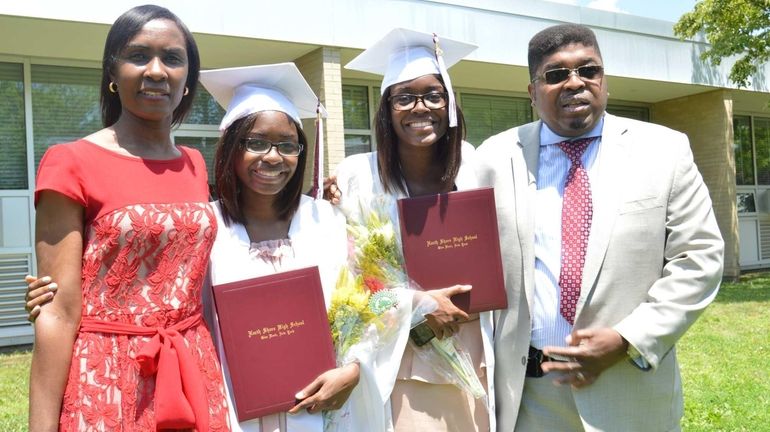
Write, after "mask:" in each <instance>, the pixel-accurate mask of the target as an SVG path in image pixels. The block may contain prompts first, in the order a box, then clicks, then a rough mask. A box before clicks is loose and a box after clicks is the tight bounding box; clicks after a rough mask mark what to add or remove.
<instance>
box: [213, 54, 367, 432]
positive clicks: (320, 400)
mask: <svg viewBox="0 0 770 432" xmlns="http://www.w3.org/2000/svg"><path fill="white" fill-rule="evenodd" d="M200 80H201V83H202V84H203V86H204V87H206V89H207V90H208V91H209V93H211V94H212V96H214V98H215V99H216V100H217V102H218V103H219V104H221V105H222V106H223V107H226V109H227V112H226V113H225V116H224V118H223V119H222V124H221V125H220V130H221V131H222V136H221V138H220V140H219V145H218V148H217V155H216V163H215V178H216V185H217V186H216V191H217V195H218V197H219V200H218V201H216V202H214V203H213V206H214V211H215V213H216V215H217V222H218V226H219V232H218V233H217V237H216V240H215V242H214V247H213V249H212V251H211V261H210V280H211V284H212V285H218V284H222V283H227V282H232V281H237V280H243V279H248V278H252V277H257V276H263V275H268V274H272V273H275V272H279V271H286V270H291V269H296V268H301V267H308V266H314V265H317V266H318V268H319V271H320V274H321V279H322V285H323V288H324V297H325V299H326V301H327V306H328V301H329V298H330V295H331V290H332V289H333V288H334V282H335V280H336V276H337V275H338V273H339V269H340V267H341V266H343V265H345V263H346V258H347V244H346V239H347V237H346V233H345V220H344V217H342V216H341V215H340V214H339V213H338V212H337V211H336V210H335V209H333V208H332V207H331V206H330V205H329V204H328V203H327V202H325V201H323V200H315V199H313V198H310V197H308V196H305V195H302V187H303V180H304V167H305V162H306V158H307V155H308V153H309V150H310V149H308V142H307V138H306V136H305V133H304V132H303V130H302V123H301V119H302V118H316V110H317V107H319V105H318V103H317V102H318V99H317V98H316V96H315V95H314V94H313V92H312V90H311V89H310V87H309V86H308V85H307V83H306V82H305V80H304V79H303V78H302V75H301V74H300V73H299V70H297V68H296V66H294V64H293V63H284V64H278V65H265V66H252V67H243V68H230V69H220V70H211V71H204V72H203V73H201V78H200ZM320 109H321V110H323V107H320ZM209 310H210V311H212V312H214V313H215V311H214V310H213V308H209ZM209 322H210V324H211V328H212V332H213V333H214V335H215V339H216V340H217V345H218V350H219V354H220V360H221V362H222V371H223V374H224V376H225V380H226V384H227V387H226V389H227V392H228V395H231V394H232V392H231V389H232V388H231V384H230V376H229V373H228V367H227V361H226V358H225V356H224V352H223V349H222V345H221V340H220V338H219V326H218V323H217V320H216V319H211V320H210V321H209ZM358 380H359V365H358V364H357V363H355V362H353V363H351V364H347V365H343V366H341V367H339V368H336V369H332V370H330V371H327V372H325V373H324V374H322V375H321V376H320V377H319V378H318V379H316V380H315V381H314V382H313V383H312V384H311V383H308V384H309V385H308V387H306V388H305V389H297V390H298V391H300V390H301V392H300V394H298V399H303V400H302V402H300V403H299V404H298V405H297V406H296V407H294V408H293V409H292V410H291V413H292V414H288V415H287V414H286V413H279V414H274V415H270V416H266V417H263V418H260V419H254V420H251V421H247V422H242V423H238V421H237V419H236V417H235V411H234V407H233V405H234V401H233V400H232V398H230V402H231V404H230V419H231V423H232V426H233V430H235V431H259V432H274V431H281V432H284V431H288V432H305V431H307V432H311V431H312V432H320V431H322V430H323V418H322V416H321V410H326V409H338V408H340V407H341V406H342V404H343V403H344V402H345V401H346V400H347V398H348V396H349V395H350V393H351V391H352V389H353V388H354V387H355V385H356V384H357V382H358Z"/></svg>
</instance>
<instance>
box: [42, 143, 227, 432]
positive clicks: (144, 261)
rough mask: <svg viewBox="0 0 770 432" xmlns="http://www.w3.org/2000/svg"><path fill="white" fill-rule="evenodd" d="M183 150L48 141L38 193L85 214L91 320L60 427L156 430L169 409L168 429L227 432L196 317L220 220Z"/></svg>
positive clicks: (202, 174) (85, 282)
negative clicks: (173, 155)
mask: <svg viewBox="0 0 770 432" xmlns="http://www.w3.org/2000/svg"><path fill="white" fill-rule="evenodd" d="M179 149H180V151H181V152H182V156H181V157H179V158H177V159H173V160H167V161H154V160H144V159H139V158H134V157H130V156H124V155H120V154H117V153H114V152H111V151H109V150H107V149H104V148H102V147H100V146H97V145H96V144H93V143H90V142H88V141H85V140H80V141H76V142H73V143H68V144H61V145H56V146H53V147H51V148H50V149H49V150H48V151H47V152H46V154H45V156H43V159H42V161H41V163H40V170H39V172H38V179H37V188H36V192H35V194H36V199H37V194H38V193H39V192H40V191H43V190H53V191H56V192H58V193H61V194H64V195H65V196H67V197H69V198H71V199H73V200H75V201H77V202H78V203H80V204H81V205H82V206H83V207H84V209H85V219H86V220H85V241H84V250H83V268H82V293H83V308H82V316H83V318H82V324H81V329H80V332H79V334H78V336H77V339H76V340H75V345H74V348H73V354H72V363H71V367H70V372H69V379H68V381H67V387H66V390H65V393H64V401H63V404H62V411H61V418H60V429H61V430H65V431H75V430H77V431H85V430H89V431H90V430H105V431H132V432H133V431H155V430H156V428H158V427H160V426H161V425H162V422H163V418H166V417H168V416H169V415H170V416H171V417H172V419H171V421H170V423H168V422H167V423H165V426H164V427H169V425H173V424H176V425H177V426H176V427H180V426H181V427H184V426H185V422H187V423H188V424H189V423H190V422H191V421H192V422H193V423H194V424H195V428H196V429H198V430H200V431H203V430H205V431H219V430H229V425H228V420H227V404H226V399H225V396H224V388H223V384H222V375H221V373H220V370H219V363H218V361H217V356H216V350H215V348H214V345H213V344H212V341H211V336H210V334H209V330H208V329H207V327H206V325H205V324H204V323H203V322H202V321H201V320H200V313H201V307H202V306H201V296H200V294H201V286H202V284H203V281H204V279H205V276H206V266H207V263H208V257H209V251H210V249H211V246H212V244H213V241H214V237H215V236H216V220H215V217H214V214H213V212H212V210H211V207H210V205H209V203H208V188H207V184H206V180H207V173H206V166H205V163H204V161H203V158H202V157H201V155H200V153H198V152H197V151H195V150H191V149H188V148H185V147H179ZM156 380H157V381H159V382H163V383H164V384H163V385H162V386H161V385H158V386H157V393H156ZM169 413H170V414H169ZM179 418H181V419H182V420H179ZM175 419H176V420H175ZM184 419H187V420H184ZM190 419H192V420H190ZM156 421H157V422H161V424H158V425H156ZM191 426H192V425H188V427H191Z"/></svg>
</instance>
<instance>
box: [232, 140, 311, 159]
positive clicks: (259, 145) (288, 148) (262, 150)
mask: <svg viewBox="0 0 770 432" xmlns="http://www.w3.org/2000/svg"><path fill="white" fill-rule="evenodd" d="M241 144H243V148H244V149H245V150H246V151H248V152H251V153H256V154H267V153H270V150H272V149H273V147H275V148H276V149H277V150H278V154H280V155H281V156H299V154H300V153H302V149H303V147H302V144H300V143H295V142H290V141H284V142H277V143H275V142H271V141H267V140H263V139H259V138H244V139H242V140H241Z"/></svg>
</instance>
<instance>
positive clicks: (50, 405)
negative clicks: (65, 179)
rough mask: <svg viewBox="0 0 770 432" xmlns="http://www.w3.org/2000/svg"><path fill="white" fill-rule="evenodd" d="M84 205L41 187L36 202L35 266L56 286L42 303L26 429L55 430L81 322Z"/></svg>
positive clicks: (37, 327) (30, 384)
mask: <svg viewBox="0 0 770 432" xmlns="http://www.w3.org/2000/svg"><path fill="white" fill-rule="evenodd" d="M83 223H84V222H83V207H82V206H80V205H79V204H77V203H76V202H75V201H73V200H71V199H69V198H67V197H65V196H64V195H61V194H59V193H57V192H52V191H43V192H41V193H40V195H39V199H38V203H37V217H36V221H35V238H36V244H35V250H36V252H37V262H38V272H39V273H41V274H45V275H51V277H52V278H53V280H55V281H57V283H58V286H59V289H58V292H57V294H56V296H55V297H54V298H53V300H52V301H51V302H50V303H47V304H45V305H43V306H42V307H41V308H40V314H39V316H38V317H37V320H36V321H35V346H34V349H33V351H32V366H31V368H30V382H29V430H30V431H49V430H50V431H56V430H58V428H59V414H60V412H61V404H62V398H63V395H64V389H65V386H66V384H67V376H68V373H69V367H70V359H71V357H72V347H73V343H74V341H75V336H76V335H77V330H78V325H79V324H80V311H81V304H82V294H81V287H80V271H81V266H82V257H83Z"/></svg>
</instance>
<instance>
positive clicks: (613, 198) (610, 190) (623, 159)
mask: <svg viewBox="0 0 770 432" xmlns="http://www.w3.org/2000/svg"><path fill="white" fill-rule="evenodd" d="M627 133H628V129H627V128H626V127H625V124H624V122H623V121H622V120H620V119H619V118H618V117H614V116H612V115H609V114H607V115H605V118H604V130H603V132H602V141H601V144H600V148H599V153H598V154H597V156H596V161H595V163H596V164H598V165H597V167H596V168H597V170H596V175H595V179H591V189H592V194H593V198H594V200H593V204H594V216H593V221H592V222H591V234H590V235H589V237H588V249H587V251H586V261H585V266H584V268H583V281H582V286H581V291H580V299H579V301H578V305H577V313H576V320H577V319H579V315H580V311H581V309H582V307H583V304H584V303H585V301H586V299H587V298H588V296H589V295H590V293H591V290H593V288H594V286H595V283H596V279H597V277H598V276H599V271H600V270H601V266H602V262H604V256H605V255H606V253H607V247H608V246H609V241H610V236H611V235H612V229H613V227H614V226H615V219H616V218H617V216H618V208H619V206H620V202H621V198H622V192H623V184H624V181H623V180H624V169H626V168H627V167H628V166H629V165H628V164H629V162H630V161H629V160H628V159H629V153H628V146H629V144H630V136H629V135H628V134H627Z"/></svg>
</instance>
